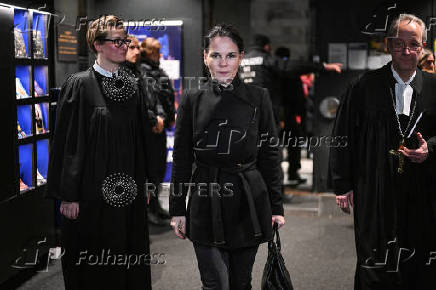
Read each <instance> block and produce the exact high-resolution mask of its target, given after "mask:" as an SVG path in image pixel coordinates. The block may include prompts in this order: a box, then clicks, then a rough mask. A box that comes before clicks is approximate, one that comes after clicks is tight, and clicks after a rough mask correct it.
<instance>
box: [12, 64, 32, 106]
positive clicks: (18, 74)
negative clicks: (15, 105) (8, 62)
mask: <svg viewBox="0 0 436 290" xmlns="http://www.w3.org/2000/svg"><path fill="white" fill-rule="evenodd" d="M30 72H31V67H30V65H17V66H15V92H16V93H15V96H16V98H17V99H27V98H30V96H31V94H30V80H31V78H30Z"/></svg>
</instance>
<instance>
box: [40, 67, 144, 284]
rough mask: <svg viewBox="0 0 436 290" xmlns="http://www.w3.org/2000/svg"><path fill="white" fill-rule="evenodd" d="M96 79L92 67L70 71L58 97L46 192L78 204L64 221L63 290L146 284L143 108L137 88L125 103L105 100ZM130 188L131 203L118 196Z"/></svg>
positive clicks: (98, 80) (98, 81)
mask: <svg viewBox="0 0 436 290" xmlns="http://www.w3.org/2000/svg"><path fill="white" fill-rule="evenodd" d="M101 80H102V76H101V75H100V74H98V73H97V72H95V71H94V70H93V69H92V68H91V69H89V70H87V71H84V72H80V73H77V74H74V75H72V76H70V77H69V78H68V79H67V81H66V82H65V83H64V85H63V86H62V90H61V93H60V97H59V101H58V108H57V122H56V129H55V133H54V137H53V143H52V146H51V152H50V165H49V171H48V188H47V196H48V197H51V198H55V199H58V200H61V201H69V202H78V203H79V215H78V218H77V219H76V220H69V219H67V218H65V217H63V219H62V237H61V246H62V247H63V249H64V251H65V252H64V256H63V257H62V268H63V274H64V280H65V287H66V289H67V290H68V289H80V290H83V289H93V290H95V289H151V286H150V285H151V282H150V268H149V267H148V265H149V264H150V263H152V261H150V260H151V259H150V256H149V244H148V229H147V222H146V208H145V207H146V201H145V196H144V190H143V187H144V183H145V181H146V180H145V178H146V169H145V166H146V159H145V156H146V155H145V144H146V137H145V136H146V133H145V132H146V131H145V130H150V128H147V127H148V125H147V117H146V116H147V114H146V106H145V104H144V100H143V96H142V95H141V94H140V93H139V91H138V90H137V91H136V93H135V94H134V95H133V97H131V98H130V99H128V100H127V101H125V102H119V101H113V100H111V99H109V98H108V97H107V96H105V95H104V94H103V93H102V87H101ZM135 186H136V190H135ZM132 190H133V191H136V194H137V195H136V197H135V198H134V199H133V201H131V203H128V202H126V201H125V200H122V199H121V200H118V197H121V196H122V195H123V194H125V193H132V192H133V191H132ZM108 194H112V195H108ZM126 196H127V195H126ZM105 198H106V199H105ZM115 200H118V201H120V202H121V204H116V203H115V204H114V201H115Z"/></svg>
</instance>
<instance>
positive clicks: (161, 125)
mask: <svg viewBox="0 0 436 290" xmlns="http://www.w3.org/2000/svg"><path fill="white" fill-rule="evenodd" d="M163 128H164V119H163V118H162V117H160V116H157V124H156V125H155V126H154V127H153V128H152V129H151V130H152V131H153V133H156V134H158V133H161V132H162V131H163Z"/></svg>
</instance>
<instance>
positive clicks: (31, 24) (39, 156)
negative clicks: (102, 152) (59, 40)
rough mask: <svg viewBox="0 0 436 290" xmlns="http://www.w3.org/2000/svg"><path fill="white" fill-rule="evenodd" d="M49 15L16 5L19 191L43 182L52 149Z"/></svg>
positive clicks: (32, 187) (20, 192) (24, 190)
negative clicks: (49, 89) (50, 139)
mask: <svg viewBox="0 0 436 290" xmlns="http://www.w3.org/2000/svg"><path fill="white" fill-rule="evenodd" d="M47 20H48V15H47V14H44V13H38V12H36V11H31V10H24V9H18V8H14V51H15V61H14V63H15V97H16V111H17V134H16V136H17V146H18V150H17V153H18V158H17V160H18V166H17V174H18V176H19V184H18V185H17V193H18V194H24V193H25V192H27V191H29V190H32V189H35V188H36V187H39V186H43V185H44V184H45V183H46V179H47V166H48V152H49V142H48V140H49V137H50V129H49V118H48V116H49V110H50V102H49V95H48V88H49V87H50V84H49V65H48V64H49V63H48V53H47V38H48V22H47Z"/></svg>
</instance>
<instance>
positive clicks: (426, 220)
mask: <svg viewBox="0 0 436 290" xmlns="http://www.w3.org/2000/svg"><path fill="white" fill-rule="evenodd" d="M426 39H427V29H426V27H425V24H424V22H423V21H422V20H421V19H419V18H418V17H416V16H414V15H411V14H400V16H399V17H397V18H396V19H394V20H393V21H392V23H391V25H390V28H389V30H388V32H387V47H388V51H389V53H390V54H391V56H392V62H389V63H388V64H387V65H385V66H383V67H382V68H380V69H377V70H373V71H369V72H366V73H365V74H364V75H363V76H361V77H360V78H359V79H358V80H356V81H355V82H353V83H352V84H351V86H350V87H349V88H348V90H347V92H346V94H344V95H343V97H342V98H341V104H340V107H339V109H338V113H337V116H336V121H335V125H334V129H333V138H337V137H339V138H343V137H346V139H345V140H346V143H343V144H341V145H340V144H336V146H331V147H330V178H331V184H332V185H333V189H334V192H335V193H336V195H337V197H336V202H337V204H338V206H339V207H340V208H341V209H343V210H344V211H346V212H350V206H353V208H354V231H355V241H356V254H357V264H356V274H355V279H354V289H433V288H434V286H435V285H436V262H434V253H436V252H435V251H436V239H435V228H436V223H435V218H436V214H435V213H436V207H435V204H436V203H435V201H436V195H435V183H434V179H435V178H434V173H435V171H436V163H435V156H434V154H435V150H436V98H435V94H436V77H435V76H434V75H432V74H428V73H423V72H421V70H419V69H417V64H418V60H419V57H420V55H421V52H422V49H423V47H424V46H425V44H426ZM341 143H342V142H341Z"/></svg>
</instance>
